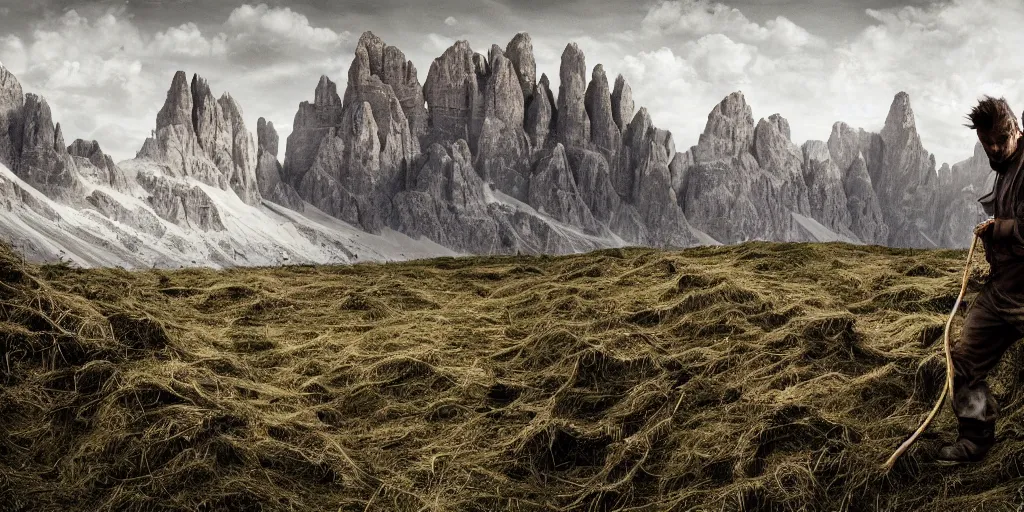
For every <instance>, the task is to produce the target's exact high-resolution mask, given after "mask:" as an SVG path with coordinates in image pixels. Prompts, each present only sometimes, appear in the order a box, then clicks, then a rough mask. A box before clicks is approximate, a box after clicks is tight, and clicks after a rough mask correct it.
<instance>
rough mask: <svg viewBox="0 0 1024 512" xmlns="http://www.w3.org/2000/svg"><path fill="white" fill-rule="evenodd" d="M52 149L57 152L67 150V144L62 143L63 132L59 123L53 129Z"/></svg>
mask: <svg viewBox="0 0 1024 512" xmlns="http://www.w3.org/2000/svg"><path fill="white" fill-rule="evenodd" d="M53 150H54V151H56V152H58V153H65V152H67V146H65V145H64V132H62V131H61V129H60V123H57V126H56V127H55V128H54V129H53Z"/></svg>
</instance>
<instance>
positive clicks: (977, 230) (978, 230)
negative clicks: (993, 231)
mask: <svg viewBox="0 0 1024 512" xmlns="http://www.w3.org/2000/svg"><path fill="white" fill-rule="evenodd" d="M995 222H996V219H986V220H985V221H984V222H982V223H980V224H978V225H977V226H975V227H974V234H975V235H978V236H982V235H984V234H985V231H987V230H988V229H989V226H991V225H992V224H995Z"/></svg>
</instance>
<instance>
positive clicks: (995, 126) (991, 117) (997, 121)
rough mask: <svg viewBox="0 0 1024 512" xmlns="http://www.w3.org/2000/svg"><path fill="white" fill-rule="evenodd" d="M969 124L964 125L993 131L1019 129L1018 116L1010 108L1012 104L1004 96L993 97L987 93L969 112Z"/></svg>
mask: <svg viewBox="0 0 1024 512" xmlns="http://www.w3.org/2000/svg"><path fill="white" fill-rule="evenodd" d="M966 117H967V119H968V120H969V121H970V123H969V124H965V125H964V126H966V127H968V128H970V129H972V130H981V131H983V132H991V131H995V130H1007V131H1008V130H1010V129H1011V128H1012V129H1017V128H1018V126H1019V125H1018V124H1017V116H1016V115H1014V113H1013V111H1012V110H1010V104H1009V103H1007V102H1006V99H1004V98H993V97H991V96H988V95H986V96H985V97H983V98H982V99H981V101H979V102H978V104H977V105H975V106H974V108H972V109H971V113H970V114H967V116H966Z"/></svg>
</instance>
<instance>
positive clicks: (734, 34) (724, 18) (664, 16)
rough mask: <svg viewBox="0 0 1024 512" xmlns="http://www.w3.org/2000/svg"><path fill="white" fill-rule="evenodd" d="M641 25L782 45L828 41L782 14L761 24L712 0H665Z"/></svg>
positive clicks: (653, 30) (653, 31)
mask: <svg viewBox="0 0 1024 512" xmlns="http://www.w3.org/2000/svg"><path fill="white" fill-rule="evenodd" d="M641 29H642V31H643V32H644V33H645V34H647V35H648V36H651V35H680V36H689V37H695V38H696V37H701V36H706V35H711V34H721V35H725V36H727V37H729V38H731V39H734V40H737V41H741V42H745V43H760V42H766V41H767V42H771V43H773V44H774V45H776V46H777V47H778V48H779V49H796V48H802V47H804V46H822V45H824V40H822V39H821V38H820V37H817V36H814V35H812V34H811V33H810V32H808V31H807V30H805V29H803V28H802V27H800V26H798V25H796V24H795V23H793V22H792V21H790V20H788V19H786V18H784V17H782V16H779V17H777V18H775V19H773V20H769V21H768V22H767V23H765V25H764V26H761V25H759V24H757V23H754V22H752V21H750V20H749V19H747V17H746V16H745V15H744V14H743V13H742V12H740V10H739V9H736V8H733V7H729V6H727V5H724V4H721V3H718V2H711V1H710V0H663V1H662V2H661V3H660V4H658V5H656V6H654V7H652V8H651V9H650V10H649V11H648V12H647V15H646V16H645V17H644V19H643V21H642V22H641Z"/></svg>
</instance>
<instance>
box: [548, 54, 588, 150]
mask: <svg viewBox="0 0 1024 512" xmlns="http://www.w3.org/2000/svg"><path fill="white" fill-rule="evenodd" d="M586 75H587V64H586V60H585V59H584V56H583V51H582V50H580V47H579V46H577V45H576V43H570V44H568V45H566V47H565V50H564V51H563V52H562V64H561V67H560V68H559V77H560V78H561V83H560V84H559V86H558V119H557V121H556V122H555V132H556V133H557V135H558V141H559V142H561V143H562V144H564V145H565V146H567V147H583V146H586V144H587V142H589V141H590V119H589V118H588V117H587V110H586V106H585V103H584V96H585V95H586V89H587V79H586Z"/></svg>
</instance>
